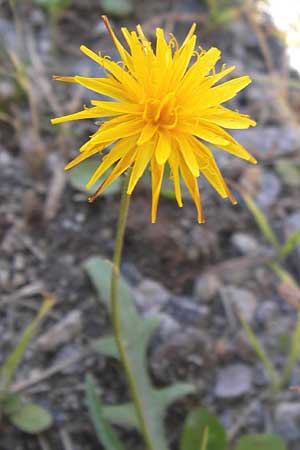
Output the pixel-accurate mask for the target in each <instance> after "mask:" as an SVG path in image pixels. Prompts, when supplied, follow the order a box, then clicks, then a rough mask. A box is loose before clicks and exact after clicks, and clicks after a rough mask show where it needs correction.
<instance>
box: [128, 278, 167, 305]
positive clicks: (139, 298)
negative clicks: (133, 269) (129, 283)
mask: <svg viewBox="0 0 300 450" xmlns="http://www.w3.org/2000/svg"><path fill="white" fill-rule="evenodd" d="M134 293H135V301H136V305H137V307H138V309H139V311H140V312H141V313H142V314H148V313H153V312H157V311H160V310H161V309H162V307H163V306H164V305H165V304H166V303H167V301H168V300H169V298H170V297H171V294H170V292H169V291H167V289H165V288H164V287H163V286H162V285H161V284H160V283H158V282H157V281H154V280H151V279H149V278H145V279H144V280H143V281H141V282H140V284H139V285H138V286H137V288H136V289H135V290H134Z"/></svg>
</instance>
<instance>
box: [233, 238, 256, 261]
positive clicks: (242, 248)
mask: <svg viewBox="0 0 300 450" xmlns="http://www.w3.org/2000/svg"><path fill="white" fill-rule="evenodd" d="M231 243H232V245H233V247H234V248H235V249H236V250H238V252H239V253H241V254H242V255H247V256H257V255H258V254H259V251H260V247H259V243H258V242H257V240H256V239H255V238H254V237H253V236H251V235H250V234H247V233H234V234H233V235H232V237H231Z"/></svg>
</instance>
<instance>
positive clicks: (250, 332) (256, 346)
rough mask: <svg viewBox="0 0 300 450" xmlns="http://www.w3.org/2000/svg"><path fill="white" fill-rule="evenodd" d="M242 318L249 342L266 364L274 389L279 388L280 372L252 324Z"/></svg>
mask: <svg viewBox="0 0 300 450" xmlns="http://www.w3.org/2000/svg"><path fill="white" fill-rule="evenodd" d="M240 319H241V323H242V325H243V328H244V330H245V332H246V334H247V337H248V340H249V343H250V345H251V347H252V348H253V350H254V351H255V353H256V354H257V356H258V358H259V359H260V360H261V362H262V363H263V365H264V368H265V369H266V372H267V374H268V377H269V379H270V381H271V384H272V387H273V389H274V390H277V389H278V387H279V385H280V381H279V377H278V374H277V372H276V370H275V368H274V366H273V364H272V362H271V360H270V358H269V357H268V355H267V353H266V351H265V349H264V348H263V346H262V345H261V343H260V342H259V340H258V339H257V337H256V336H255V333H254V332H253V330H252V328H251V327H250V325H249V324H248V323H247V322H246V321H245V320H244V319H243V318H240Z"/></svg>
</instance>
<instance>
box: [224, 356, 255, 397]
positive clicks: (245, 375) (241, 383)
mask: <svg viewBox="0 0 300 450" xmlns="http://www.w3.org/2000/svg"><path fill="white" fill-rule="evenodd" d="M252 378H253V375H252V369H251V368H250V367H248V366H246V365H244V364H232V365H230V366H227V367H225V368H222V369H220V370H219V372H218V374H217V383H216V387H215V395H216V397H218V398H223V399H233V398H238V397H241V396H243V395H245V394H248V393H249V392H250V390H251V388H252Z"/></svg>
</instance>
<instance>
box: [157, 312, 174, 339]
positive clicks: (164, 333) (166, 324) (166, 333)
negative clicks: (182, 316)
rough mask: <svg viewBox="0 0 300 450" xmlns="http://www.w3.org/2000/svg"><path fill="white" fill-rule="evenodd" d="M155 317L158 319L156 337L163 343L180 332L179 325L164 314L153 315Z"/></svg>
mask: <svg viewBox="0 0 300 450" xmlns="http://www.w3.org/2000/svg"><path fill="white" fill-rule="evenodd" d="M154 314H155V316H156V317H159V318H160V325H159V329H158V336H159V338H160V339H162V340H163V341H164V340H165V339H167V338H169V337H170V336H171V335H173V334H175V333H178V332H179V331H180V323H179V322H177V320H175V319H174V318H173V317H171V316H169V315H168V314H165V313H162V312H160V313H158V314H157V313H154Z"/></svg>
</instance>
